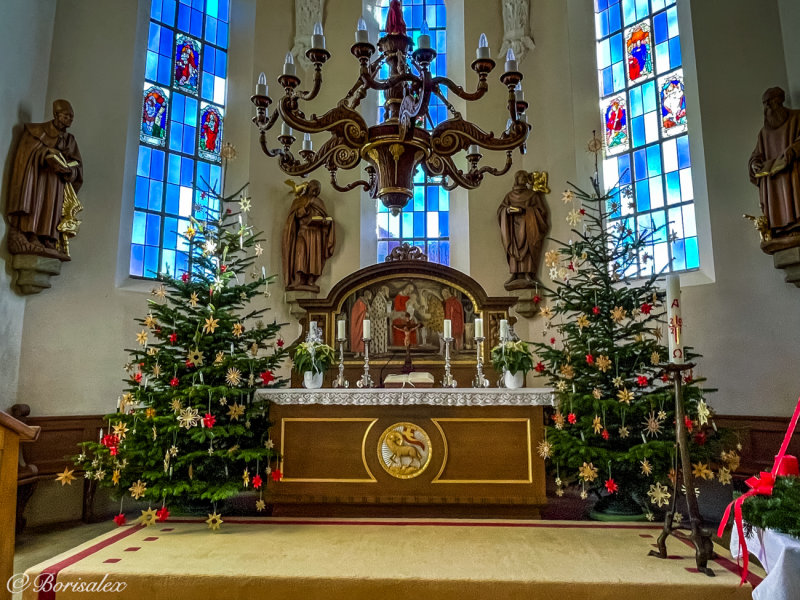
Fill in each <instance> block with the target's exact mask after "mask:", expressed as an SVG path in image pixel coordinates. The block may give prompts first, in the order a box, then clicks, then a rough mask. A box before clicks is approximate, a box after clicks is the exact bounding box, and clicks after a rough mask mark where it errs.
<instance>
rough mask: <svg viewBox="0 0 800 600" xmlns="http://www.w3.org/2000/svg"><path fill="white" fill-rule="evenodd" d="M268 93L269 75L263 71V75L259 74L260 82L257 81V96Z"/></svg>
mask: <svg viewBox="0 0 800 600" xmlns="http://www.w3.org/2000/svg"><path fill="white" fill-rule="evenodd" d="M268 93H269V88H268V87H267V76H266V75H264V73H261V75H259V76H258V83H256V96H266V95H267V94H268Z"/></svg>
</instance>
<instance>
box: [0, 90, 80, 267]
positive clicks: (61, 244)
mask: <svg viewBox="0 0 800 600" xmlns="http://www.w3.org/2000/svg"><path fill="white" fill-rule="evenodd" d="M73 117H74V114H73V112H72V106H71V105H70V103H69V102H67V101H66V100H56V101H55V102H53V120H52V121H48V122H46V123H26V124H25V128H24V130H23V132H22V138H21V139H20V142H19V145H18V146H17V150H16V153H15V154H14V160H13V162H12V165H11V184H10V186H9V193H8V209H7V215H8V221H9V224H10V226H11V227H10V230H9V235H8V250H9V252H10V253H11V254H36V255H39V256H46V257H51V258H58V259H59V260H62V261H65V260H70V258H69V238H70V237H73V236H74V235H75V234H76V233H77V232H78V226H79V225H80V223H81V222H80V221H79V220H78V219H77V218H76V215H77V214H78V212H80V211H81V210H82V209H83V206H81V203H80V201H79V200H78V196H77V192H78V190H79V189H80V187H81V184H82V183H83V159H82V158H81V153H80V152H79V151H78V144H77V142H76V141H75V138H74V137H73V135H72V134H71V133H67V129H68V128H69V126H70V125H72V119H73Z"/></svg>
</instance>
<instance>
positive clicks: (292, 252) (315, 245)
mask: <svg viewBox="0 0 800 600" xmlns="http://www.w3.org/2000/svg"><path fill="white" fill-rule="evenodd" d="M286 183H287V184H288V185H289V186H290V187H292V189H293V190H294V195H295V198H294V201H293V202H292V206H291V208H290V209H289V216H288V217H287V219H286V226H285V227H284V229H283V280H284V282H285V284H286V290H287V291H295V290H302V291H308V292H315V293H318V292H319V286H318V285H316V281H317V279H318V278H319V276H320V275H322V269H323V268H324V267H325V261H326V260H327V259H329V258H330V257H331V256H333V249H334V246H335V244H336V234H335V228H334V223H333V218H332V217H329V216H328V211H327V210H325V204H324V203H323V202H322V198H320V197H319V193H320V190H321V187H320V183H319V181H317V180H316V179H312V180H311V181H309V182H307V183H303V184H301V185H295V184H294V183H293V182H292V181H290V180H287V181H286Z"/></svg>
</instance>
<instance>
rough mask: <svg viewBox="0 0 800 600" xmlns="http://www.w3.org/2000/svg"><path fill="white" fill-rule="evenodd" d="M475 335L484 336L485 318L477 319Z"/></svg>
mask: <svg viewBox="0 0 800 600" xmlns="http://www.w3.org/2000/svg"><path fill="white" fill-rule="evenodd" d="M475 337H476V338H482V337H483V319H475Z"/></svg>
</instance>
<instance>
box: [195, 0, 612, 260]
mask: <svg viewBox="0 0 800 600" xmlns="http://www.w3.org/2000/svg"><path fill="white" fill-rule="evenodd" d="M388 10H389V0H383V1H382V4H381V23H385V22H386V15H387V13H388ZM403 17H404V18H405V20H406V27H407V34H408V36H409V37H411V38H412V39H413V40H415V41H416V40H417V39H418V38H419V35H420V29H421V28H422V23H423V21H426V22H427V25H428V28H429V29H430V36H431V45H432V46H433V47H434V48H435V49H436V52H437V56H436V59H435V60H434V62H433V64H432V65H431V72H432V73H433V75H434V76H445V75H447V30H446V25H447V23H446V18H447V15H446V8H445V0H406V2H404V3H403ZM618 29H619V28H617V30H618ZM617 37H618V38H619V39H618V40H617V41H616V42H615V43H616V44H617V46H616V48H615V53H616V54H615V56H616V55H619V58H618V62H619V65H620V67H619V69H618V71H619V72H618V73H612V72H611V71H612V68H611V62H610V58H609V63H608V67H609V69H608V70H609V75H608V77H609V85H611V86H613V85H615V83H618V81H617V80H618V78H619V77H622V79H623V81H624V69H623V68H622V65H623V62H622V36H617ZM218 40H219V37H218ZM607 46H608V44H607ZM609 52H610V50H609ZM609 56H610V55H609ZM206 68H207V67H206ZM217 74H218V76H220V77H225V75H224V73H223V74H219V73H217ZM388 76H389V70H388V68H387V66H386V65H383V66H382V67H381V69H380V71H379V77H380V78H381V79H385V78H387V77H388ZM444 95H445V96H447V90H446V89H445V90H444ZM378 97H379V100H378V103H379V108H378V119H379V121H380V120H383V117H384V108H383V102H384V96H383V94H382V93H381V94H379V96H378ZM428 112H429V114H430V118H431V122H426V123H425V124H424V127H425V128H426V129H428V130H431V129H433V127H435V126H436V125H438V124H439V123H441V122H442V121H444V120H446V119H447V118H448V110H447V107H446V106H445V104H444V103H443V102H442V100H441V99H440V98H439V97H438V96H434V97H432V98H431V102H430V106H429V111H428ZM449 209H450V197H449V193H448V192H447V190H445V189H444V188H442V187H441V181H439V180H438V179H434V178H429V177H428V176H427V175H426V174H425V173H424V172H423V171H422V169H417V172H416V173H415V175H414V196H413V198H412V199H411V200H409V202H408V204H407V205H406V207H405V208H404V209H403V210H402V211H401V213H400V215H399V216H397V217H393V216H392V215H391V214H389V213H388V211H387V209H386V207H384V206H383V204H381V203H380V202H378V208H377V212H378V214H377V222H376V229H377V232H376V233H377V238H378V253H377V254H378V256H377V258H378V262H383V261H384V260H385V259H386V256H387V255H388V254H389V253H390V252H391V251H392V249H393V248H395V247H397V246H399V245H400V244H401V243H403V242H408V243H409V244H411V245H414V246H418V247H419V248H420V249H421V250H422V251H423V252H425V253H426V254H427V255H428V260H429V261H431V262H437V263H441V264H445V265H449V264H450V242H449V241H448V240H449V235H450V219H449Z"/></svg>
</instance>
